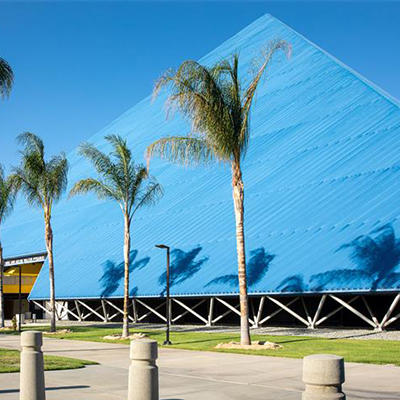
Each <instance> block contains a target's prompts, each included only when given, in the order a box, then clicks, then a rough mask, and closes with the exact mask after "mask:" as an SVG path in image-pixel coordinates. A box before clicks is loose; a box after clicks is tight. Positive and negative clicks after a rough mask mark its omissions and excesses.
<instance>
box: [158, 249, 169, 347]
mask: <svg viewBox="0 0 400 400" xmlns="http://www.w3.org/2000/svg"><path fill="white" fill-rule="evenodd" d="M156 247H158V248H159V249H165V250H167V284H166V286H167V331H166V338H165V342H164V343H163V345H164V346H166V345H170V344H172V343H171V342H170V340H169V327H170V325H171V315H170V301H169V246H166V245H165V244H156Z"/></svg>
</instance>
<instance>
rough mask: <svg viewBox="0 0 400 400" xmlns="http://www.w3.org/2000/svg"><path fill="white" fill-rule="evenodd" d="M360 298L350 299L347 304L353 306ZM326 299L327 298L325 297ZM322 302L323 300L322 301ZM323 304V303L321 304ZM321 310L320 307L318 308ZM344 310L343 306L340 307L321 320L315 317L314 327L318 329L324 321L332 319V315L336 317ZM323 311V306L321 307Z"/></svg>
mask: <svg viewBox="0 0 400 400" xmlns="http://www.w3.org/2000/svg"><path fill="white" fill-rule="evenodd" d="M324 296H328V295H324ZM359 297H360V296H355V297H353V298H352V299H350V300H349V301H348V302H347V304H348V305H349V304H351V303H353V301H355V300H357V299H358V298H359ZM325 298H326V297H325ZM321 301H322V300H321ZM320 304H321V303H320ZM318 308H319V307H318ZM343 308H344V306H343V305H341V306H339V307H338V308H336V309H335V310H333V311H331V312H330V313H329V314H327V315H325V317H322V318H321V319H318V320H317V318H315V317H314V320H315V324H314V327H317V326H319V325H321V324H322V323H323V322H324V321H326V320H327V319H328V318H330V317H332V315H335V314H336V313H338V312H339V311H340V310H342V309H343ZM321 309H322V306H321Z"/></svg>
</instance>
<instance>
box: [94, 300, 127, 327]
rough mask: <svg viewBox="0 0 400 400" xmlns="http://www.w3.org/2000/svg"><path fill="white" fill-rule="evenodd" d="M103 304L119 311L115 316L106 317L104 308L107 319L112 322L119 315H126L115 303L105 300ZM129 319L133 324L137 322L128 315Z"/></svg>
mask: <svg viewBox="0 0 400 400" xmlns="http://www.w3.org/2000/svg"><path fill="white" fill-rule="evenodd" d="M102 302H104V303H106V304H108V305H109V306H111V307H113V308H114V309H115V310H117V311H118V312H117V313H115V314H114V315H113V316H111V317H108V316H107V315H106V312H105V308H104V307H103V309H104V316H105V318H108V319H109V320H112V319H113V318H114V317H115V316H116V315H118V314H121V315H122V316H123V315H124V311H123V310H121V309H120V308H119V307H117V306H116V305H115V304H114V303H111V301H109V300H106V299H104V300H102ZM128 319H129V320H131V321H132V322H135V320H134V318H132V317H131V316H130V315H129V314H128Z"/></svg>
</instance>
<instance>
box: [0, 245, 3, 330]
mask: <svg viewBox="0 0 400 400" xmlns="http://www.w3.org/2000/svg"><path fill="white" fill-rule="evenodd" d="M3 278H4V258H3V247H2V246H1V243H0V328H4V291H3V284H4V279H3Z"/></svg>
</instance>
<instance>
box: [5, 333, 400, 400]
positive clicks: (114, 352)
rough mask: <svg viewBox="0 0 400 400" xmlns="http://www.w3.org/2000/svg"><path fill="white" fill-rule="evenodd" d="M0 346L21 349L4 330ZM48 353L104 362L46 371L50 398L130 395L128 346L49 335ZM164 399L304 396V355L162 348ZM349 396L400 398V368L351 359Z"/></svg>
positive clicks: (10, 397)
mask: <svg viewBox="0 0 400 400" xmlns="http://www.w3.org/2000/svg"><path fill="white" fill-rule="evenodd" d="M0 347H2V348H10V349H18V348H19V337H18V336H12V335H0ZM43 350H44V352H45V353H46V354H49V355H59V356H65V357H72V358H82V359H86V360H92V361H97V362H99V363H100V365H95V366H88V367H86V368H84V369H77V370H69V371H50V372H46V377H45V379H46V387H47V394H46V395H47V400H114V399H115V400H119V399H126V395H127V386H128V371H127V369H128V366H129V348H128V346H124V345H118V344H108V343H93V342H79V341H72V340H59V339H48V338H45V339H44V347H43ZM159 353H160V354H159V360H158V366H159V368H160V386H161V399H170V400H200V399H201V400H204V399H207V400H217V399H218V400H225V399H226V400H236V399H237V400H244V399H249V400H250V399H254V400H261V399H263V400H299V399H300V398H301V392H302V390H303V384H302V382H301V366H302V360H295V359H288V358H275V357H271V358H270V357H262V356H247V355H240V354H224V353H211V352H198V351H189V350H175V349H160V352H159ZM346 381H347V383H346V384H345V386H344V390H345V392H346V394H347V396H348V400H359V399H364V400H367V399H375V400H400V368H399V367H394V366H391V365H385V366H376V365H368V364H354V363H347V364H346ZM18 387H19V374H16V373H14V374H0V399H2V400H3V399H4V400H17V399H18V397H19V394H18Z"/></svg>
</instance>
